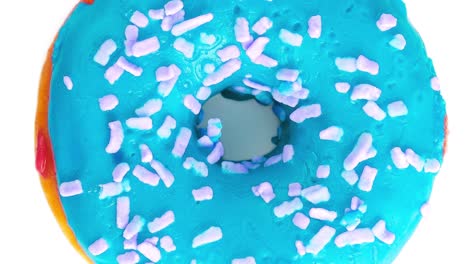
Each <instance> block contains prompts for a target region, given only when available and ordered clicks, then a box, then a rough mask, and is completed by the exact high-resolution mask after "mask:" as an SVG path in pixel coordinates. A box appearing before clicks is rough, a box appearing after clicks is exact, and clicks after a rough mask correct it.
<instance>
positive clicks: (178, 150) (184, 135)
mask: <svg viewBox="0 0 468 264" xmlns="http://www.w3.org/2000/svg"><path fill="white" fill-rule="evenodd" d="M191 137H192V131H191V130H190V129H188V128H186V127H182V128H181V129H180V131H179V135H177V138H176V142H175V144H174V148H173V149H172V155H173V156H174V157H176V158H180V157H182V156H183V155H184V153H185V150H186V149H187V146H188V144H189V141H190V138H191Z"/></svg>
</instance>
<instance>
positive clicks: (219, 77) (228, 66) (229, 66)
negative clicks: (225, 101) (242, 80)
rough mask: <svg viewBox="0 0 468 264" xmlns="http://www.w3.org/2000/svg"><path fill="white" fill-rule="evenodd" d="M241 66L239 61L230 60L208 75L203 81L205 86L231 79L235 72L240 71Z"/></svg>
mask: <svg viewBox="0 0 468 264" xmlns="http://www.w3.org/2000/svg"><path fill="white" fill-rule="evenodd" d="M241 64H242V63H241V61H240V60H239V59H232V60H229V61H228V62H226V63H224V64H223V65H221V67H219V69H218V70H217V71H215V72H213V73H212V74H210V75H208V77H206V78H205V80H203V85H205V86H211V85H215V84H218V83H220V82H222V81H224V80H225V79H227V78H229V77H231V76H232V75H233V74H234V73H235V72H237V71H238V70H240V68H241Z"/></svg>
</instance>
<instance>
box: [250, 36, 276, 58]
mask: <svg viewBox="0 0 468 264" xmlns="http://www.w3.org/2000/svg"><path fill="white" fill-rule="evenodd" d="M269 42H270V39H269V38H267V37H259V38H257V39H255V40H254V41H253V42H252V44H250V46H249V47H248V48H247V50H246V52H245V53H246V54H247V56H248V57H249V58H250V59H251V60H252V61H253V60H256V59H257V58H258V57H259V56H260V55H261V54H262V53H263V51H264V50H265V47H266V45H267V44H268V43H269Z"/></svg>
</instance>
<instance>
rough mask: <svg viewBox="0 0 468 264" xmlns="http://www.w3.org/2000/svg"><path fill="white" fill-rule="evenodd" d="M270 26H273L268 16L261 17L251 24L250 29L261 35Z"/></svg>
mask: <svg viewBox="0 0 468 264" xmlns="http://www.w3.org/2000/svg"><path fill="white" fill-rule="evenodd" d="M272 26H273V22H272V21H271V20H270V19H269V18H268V17H262V18H260V19H259V20H258V21H257V22H256V23H255V24H254V25H253V27H252V30H253V31H254V32H255V33H257V34H258V35H263V34H265V33H266V32H267V31H268V30H269V29H270V28H271V27H272Z"/></svg>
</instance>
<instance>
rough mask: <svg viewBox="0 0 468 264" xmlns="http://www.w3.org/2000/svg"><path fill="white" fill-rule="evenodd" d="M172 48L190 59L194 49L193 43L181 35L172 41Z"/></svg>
mask: <svg viewBox="0 0 468 264" xmlns="http://www.w3.org/2000/svg"><path fill="white" fill-rule="evenodd" d="M174 48H175V49H176V50H177V51H179V52H181V53H182V54H184V56H185V57H186V58H187V59H191V58H192V57H193V52H194V51H195V45H194V44H193V43H192V42H189V41H187V40H186V39H184V38H182V37H180V38H177V39H176V40H175V41H174Z"/></svg>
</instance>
